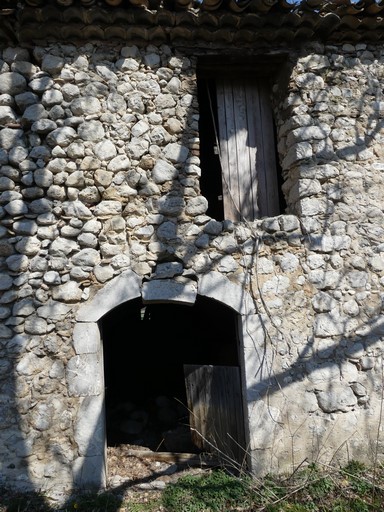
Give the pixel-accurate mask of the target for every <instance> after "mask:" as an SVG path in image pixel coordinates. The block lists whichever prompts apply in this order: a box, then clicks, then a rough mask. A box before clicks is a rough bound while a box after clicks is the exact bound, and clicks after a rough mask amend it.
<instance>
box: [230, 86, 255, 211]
mask: <svg viewBox="0 0 384 512" xmlns="http://www.w3.org/2000/svg"><path fill="white" fill-rule="evenodd" d="M232 95H233V103H234V118H235V130H236V132H235V141H236V153H237V168H236V169H232V170H231V172H233V173H236V174H237V181H238V187H239V193H238V197H239V202H238V207H239V210H240V212H241V216H242V217H243V218H245V219H248V220H251V219H253V205H254V202H255V201H254V199H255V198H254V197H253V188H252V180H253V175H254V174H255V166H254V158H253V155H252V153H254V152H255V147H252V143H251V142H253V141H251V140H250V138H249V135H250V134H249V115H248V114H249V112H248V108H247V97H246V87H245V83H244V81H240V80H233V81H232ZM251 116H252V113H251Z"/></svg>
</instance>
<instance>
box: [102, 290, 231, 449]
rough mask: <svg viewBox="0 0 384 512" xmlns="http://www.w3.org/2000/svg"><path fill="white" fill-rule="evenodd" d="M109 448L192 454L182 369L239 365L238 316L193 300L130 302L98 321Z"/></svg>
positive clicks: (200, 299)
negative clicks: (130, 446) (186, 303)
mask: <svg viewBox="0 0 384 512" xmlns="http://www.w3.org/2000/svg"><path fill="white" fill-rule="evenodd" d="M100 327H101V332H102V337H103V350H104V373H105V384H106V426H107V444H108V446H119V445H122V444H134V445H139V446H143V447H147V448H150V449H151V450H154V451H172V452H189V453H197V452H198V451H199V448H198V447H197V446H196V445H195V444H194V443H193V441H192V437H191V433H190V428H189V411H188V408H187V405H186V404H187V398H186V388H185V375H184V369H183V368H184V365H186V364H187V365H215V366H220V365H222V366H238V365H239V353H238V341H237V339H238V338H237V315H236V313H235V312H234V311H233V310H231V309H230V308H228V307H227V306H225V305H223V304H221V303H219V302H217V301H215V300H212V299H207V298H205V297H198V298H197V300H196V302H195V304H194V305H193V306H184V305H176V304H170V303H164V304H147V305H144V304H143V303H142V301H141V299H135V300H132V301H129V302H127V303H125V304H122V305H121V306H119V307H117V308H115V309H114V310H112V311H111V312H109V313H108V314H106V315H105V316H104V317H103V319H102V321H101V326H100Z"/></svg>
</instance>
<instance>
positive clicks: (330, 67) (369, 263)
mask: <svg viewBox="0 0 384 512" xmlns="http://www.w3.org/2000/svg"><path fill="white" fill-rule="evenodd" d="M274 51H275V52H276V51H277V50H276V49H274ZM212 53H214V52H213V51H212ZM267 53H268V52H267ZM197 55H198V52H197V51H196V52H193V53H191V52H190V51H189V52H185V53H184V52H183V51H181V50H175V49H174V48H170V47H168V46H166V45H162V46H159V47H156V46H148V47H146V48H138V47H136V46H126V45H124V44H120V45H119V44H110V43H103V44H99V43H96V42H95V43H92V44H91V43H89V44H85V45H82V46H81V45H79V46H76V45H73V44H58V43H55V44H54V43H52V44H47V45H46V46H44V47H43V46H41V47H39V46H36V47H34V48H29V49H28V48H26V47H25V48H21V47H17V48H10V47H8V48H3V49H2V51H1V52H0V57H1V58H0V73H1V74H0V125H1V131H0V148H1V149H0V164H1V170H0V318H1V320H2V322H1V325H0V346H1V360H0V478H1V480H0V483H3V484H7V485H11V486H15V487H19V488H35V489H36V488H38V489H41V488H42V489H45V490H49V489H53V488H55V489H57V487H58V486H59V487H60V486H61V487H63V488H70V487H72V486H73V485H86V484H95V485H101V486H102V485H104V484H105V482H106V478H107V475H106V470H105V455H104V443H105V432H104V426H103V414H104V413H103V373H102V351H101V341H100V334H99V332H98V324H97V322H98V320H100V318H101V317H102V316H103V315H104V314H105V313H106V312H108V311H109V310H110V309H112V308H113V307H115V306H116V305H118V304H120V303H123V302H124V301H127V300H130V299H132V298H136V297H140V296H145V294H148V295H149V296H152V297H153V296H156V297H158V298H160V299H163V300H164V301H166V300H168V299H170V298H172V299H175V297H176V298H178V300H180V301H181V302H185V303H193V301H194V299H195V297H196V294H201V295H205V296H207V297H213V298H214V299H215V300H219V301H221V302H222V303H223V304H227V305H229V306H230V307H232V308H233V309H235V311H237V312H238V314H239V325H240V327H239V335H240V338H241V343H242V355H243V361H242V373H243V380H244V403H245V405H246V408H245V411H246V415H245V416H246V417H245V422H246V431H247V439H248V446H249V449H248V451H249V463H250V465H251V467H252V470H253V471H254V473H255V474H259V475H261V474H263V473H267V472H285V471H288V472H289V471H291V470H293V469H294V468H295V467H297V466H298V465H299V464H301V463H303V461H308V462H309V461H316V460H320V461H322V462H324V463H327V464H328V463H334V462H335V463H336V462H338V461H341V462H343V461H346V460H348V459H351V458H358V459H359V460H363V461H368V462H372V461H373V460H374V458H375V457H376V456H378V457H379V459H380V460H382V456H383V451H384V446H383V424H382V417H381V406H382V396H383V337H384V318H383V314H382V313H383V297H384V289H383V285H384V256H383V252H384V211H383V205H384V182H383V181H384V180H383V176H384V158H383V157H384V131H383V114H384V98H383V92H382V81H383V78H384V49H383V48H382V47H381V46H377V47H376V46H371V45H365V44H357V45H351V44H345V45H340V46H336V45H335V46H323V45H321V44H313V45H308V46H306V47H305V48H302V49H300V50H298V49H296V50H292V51H291V52H290V60H289V66H287V67H286V70H285V72H284V73H285V74H284V77H283V76H280V77H278V78H277V80H276V83H275V85H274V87H273V89H272V90H271V97H272V102H273V107H274V115H275V120H276V125H277V139H278V155H279V159H280V164H281V167H282V172H283V182H284V183H283V192H284V196H285V199H286V203H287V208H286V211H285V212H284V213H283V214H281V215H280V216H277V217H273V218H263V219H260V220H256V221H254V222H243V223H233V222H231V221H229V220H224V221H220V220H217V219H213V218H210V217H208V216H207V214H206V211H207V205H208V202H207V199H206V198H205V197H204V196H203V195H202V192H201V189H200V181H199V180H200V176H201V173H202V172H204V169H202V168H201V165H200V159H199V129H198V121H199V105H198V101H197V89H196V62H197ZM127 329H129V319H127Z"/></svg>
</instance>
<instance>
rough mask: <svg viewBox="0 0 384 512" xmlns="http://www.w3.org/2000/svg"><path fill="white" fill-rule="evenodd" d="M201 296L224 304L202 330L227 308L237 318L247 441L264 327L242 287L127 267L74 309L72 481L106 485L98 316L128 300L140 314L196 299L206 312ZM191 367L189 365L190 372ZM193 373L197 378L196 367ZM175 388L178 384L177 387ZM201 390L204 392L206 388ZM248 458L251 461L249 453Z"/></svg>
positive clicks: (212, 378) (216, 383) (217, 277)
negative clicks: (146, 277)
mask: <svg viewBox="0 0 384 512" xmlns="http://www.w3.org/2000/svg"><path fill="white" fill-rule="evenodd" d="M198 298H199V300H197V299H198ZM200 298H206V299H210V301H209V304H211V303H212V304H214V303H215V302H217V303H219V304H221V305H222V306H225V307H226V309H225V314H223V311H224V310H223V309H220V308H219V309H218V310H217V311H219V315H218V316H219V318H217V316H216V320H215V321H214V322H207V317H206V316H204V322H202V321H201V320H200V322H201V324H202V325H201V326H199V327H201V329H202V330H203V329H207V324H210V325H211V327H212V326H213V325H214V324H215V325H216V326H217V325H218V324H220V325H221V324H223V325H225V321H224V316H226V314H227V312H228V311H231V314H232V313H233V314H234V315H235V317H236V322H235V323H236V324H237V326H236V327H235V329H237V335H238V336H236V339H237V337H238V338H239V340H240V341H239V345H237V344H236V347H237V348H236V350H238V357H239V359H238V364H239V367H240V373H241V375H242V380H241V390H240V395H241V396H237V397H236V400H237V402H238V403H239V404H241V405H242V406H243V413H244V418H242V425H243V427H244V424H245V437H246V445H247V446H249V443H250V425H249V421H250V412H252V411H253V410H254V409H255V400H256V399H257V397H258V396H260V393H261V392H262V389H261V388H262V387H263V384H262V382H263V378H264V373H265V371H264V370H263V369H262V368H263V367H264V366H265V363H264V362H265V361H266V359H265V355H264V336H263V327H262V323H261V322H260V319H259V317H258V314H257V313H256V311H255V308H254V303H253V300H252V298H251V297H250V295H249V294H248V293H247V292H246V291H244V289H243V287H241V286H240V285H237V284H234V283H232V282H230V281H229V280H228V279H227V278H226V277H225V276H223V275H221V274H220V273H218V272H210V273H208V274H206V275H204V276H200V277H199V280H198V282H195V281H194V280H185V281H183V282H179V281H176V280H153V281H148V282H144V283H143V282H142V280H141V278H140V277H139V276H138V275H137V274H135V273H134V272H132V271H131V270H127V271H125V272H123V273H122V274H120V275H119V276H117V277H115V278H114V279H112V280H111V281H109V282H108V283H107V284H106V285H105V286H104V287H103V288H101V289H100V290H99V291H98V292H97V293H96V294H95V295H94V296H93V297H91V299H90V300H89V301H88V302H87V303H86V304H84V305H83V306H82V307H81V308H80V309H79V310H78V312H77V315H76V321H77V323H76V325H75V327H74V332H73V345H74V349H75V355H74V356H73V357H72V358H71V359H70V360H69V362H68V365H67V372H66V377H67V386H68V392H69V394H70V395H71V396H77V397H79V411H78V413H77V417H76V418H75V420H74V441H75V442H76V443H77V445H78V447H79V450H78V451H79V455H78V457H77V458H76V459H75V461H74V463H73V478H74V483H75V485H76V486H89V485H92V486H97V487H105V484H106V429H105V383H104V365H103V346H102V342H101V341H102V340H101V332H100V324H103V320H102V319H103V317H104V316H105V317H106V318H107V317H108V315H109V313H110V312H112V311H114V310H117V308H119V307H120V306H121V307H122V308H123V309H124V307H125V306H124V304H129V303H131V305H132V306H133V305H134V304H136V306H135V307H137V304H138V305H139V306H138V307H137V310H140V315H142V314H144V316H145V311H143V308H144V307H145V308H146V307H147V306H148V305H150V304H163V307H164V308H166V307H167V306H169V305H171V304H176V305H180V306H185V307H190V308H192V307H193V305H195V304H198V306H197V307H200V303H201V305H202V309H203V310H204V309H205V312H206V311H207V309H206V308H205V307H204V306H206V304H207V302H206V301H204V300H202V301H200ZM135 301H136V302H135ZM204 303H205V304H204ZM159 311H160V310H159ZM208 311H209V308H208ZM169 312H171V313H173V314H176V313H175V310H172V309H169V310H168V313H167V314H169ZM155 314H156V313H155ZM196 318H197V320H198V319H199V318H200V319H201V318H202V316H201V315H196ZM192 324H193V325H195V324H196V325H198V324H199V321H196V320H195V319H194V320H193V321H192ZM172 325H173V323H172ZM172 325H168V323H167V325H166V326H165V328H166V329H168V330H169V329H172ZM189 325H191V324H189ZM126 326H127V328H126V329H124V335H125V333H126V332H127V333H129V319H128V318H127V319H126ZM183 327H184V326H183ZM102 328H103V327H102ZM218 329H219V328H218ZM188 331H189V329H188ZM215 332H218V331H215ZM255 340H256V341H257V342H255ZM187 345H188V346H189V345H191V343H188V344H187ZM187 345H186V346H187ZM192 345H193V344H192ZM214 346H215V345H214V343H213V344H212V345H211V346H210V349H209V350H211V352H213V353H214V352H215V350H214ZM232 348H233V345H232ZM209 350H208V351H207V352H209ZM168 353H169V349H168ZM227 357H228V356H227ZM229 357H230V361H231V362H232V361H234V359H232V358H235V356H234V355H233V352H232V356H229ZM206 362H207V364H206ZM179 363H181V361H179ZM204 365H205V366H204V368H208V372H207V373H205V374H204V375H202V377H203V379H206V380H207V381H208V382H209V383H210V386H211V385H212V387H213V388H215V389H221V388H222V385H221V383H222V382H226V381H227V378H226V376H224V377H223V375H217V374H216V373H215V372H214V373H212V372H211V373H210V370H209V368H216V366H214V365H210V364H208V360H207V361H204ZM193 371H194V368H192V369H191V368H190V369H189V370H188V372H189V373H191V372H192V375H193ZM197 373H198V375H199V376H200V377H201V374H200V373H199V371H198V372H197ZM192 381H193V379H192ZM260 386H261V387H260ZM176 389H179V388H178V387H177V386H176ZM205 391H206V392H208V391H209V389H206V390H204V392H205ZM252 414H253V412H252ZM243 419H244V421H243ZM247 455H248V452H247ZM248 460H249V462H250V464H253V462H252V460H251V458H250V457H248Z"/></svg>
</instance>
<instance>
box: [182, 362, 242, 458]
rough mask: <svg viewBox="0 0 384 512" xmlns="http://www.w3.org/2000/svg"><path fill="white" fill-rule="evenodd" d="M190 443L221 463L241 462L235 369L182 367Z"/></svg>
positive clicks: (238, 389)
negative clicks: (215, 456) (212, 454)
mask: <svg viewBox="0 0 384 512" xmlns="http://www.w3.org/2000/svg"><path fill="white" fill-rule="evenodd" d="M184 375H185V386H186V392H187V404H188V409H189V418H190V426H191V434H192V440H193V442H194V443H195V445H196V446H198V447H199V448H200V449H202V450H205V451H207V452H211V453H214V454H215V455H217V456H218V457H219V458H221V459H222V460H223V462H225V463H229V464H230V463H231V461H234V462H235V463H236V464H237V465H240V466H241V467H243V466H244V462H245V459H246V457H245V454H246V450H245V436H244V417H243V407H242V393H241V384H240V369H239V368H238V367H237V366H211V365H204V366H202V365H184Z"/></svg>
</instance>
